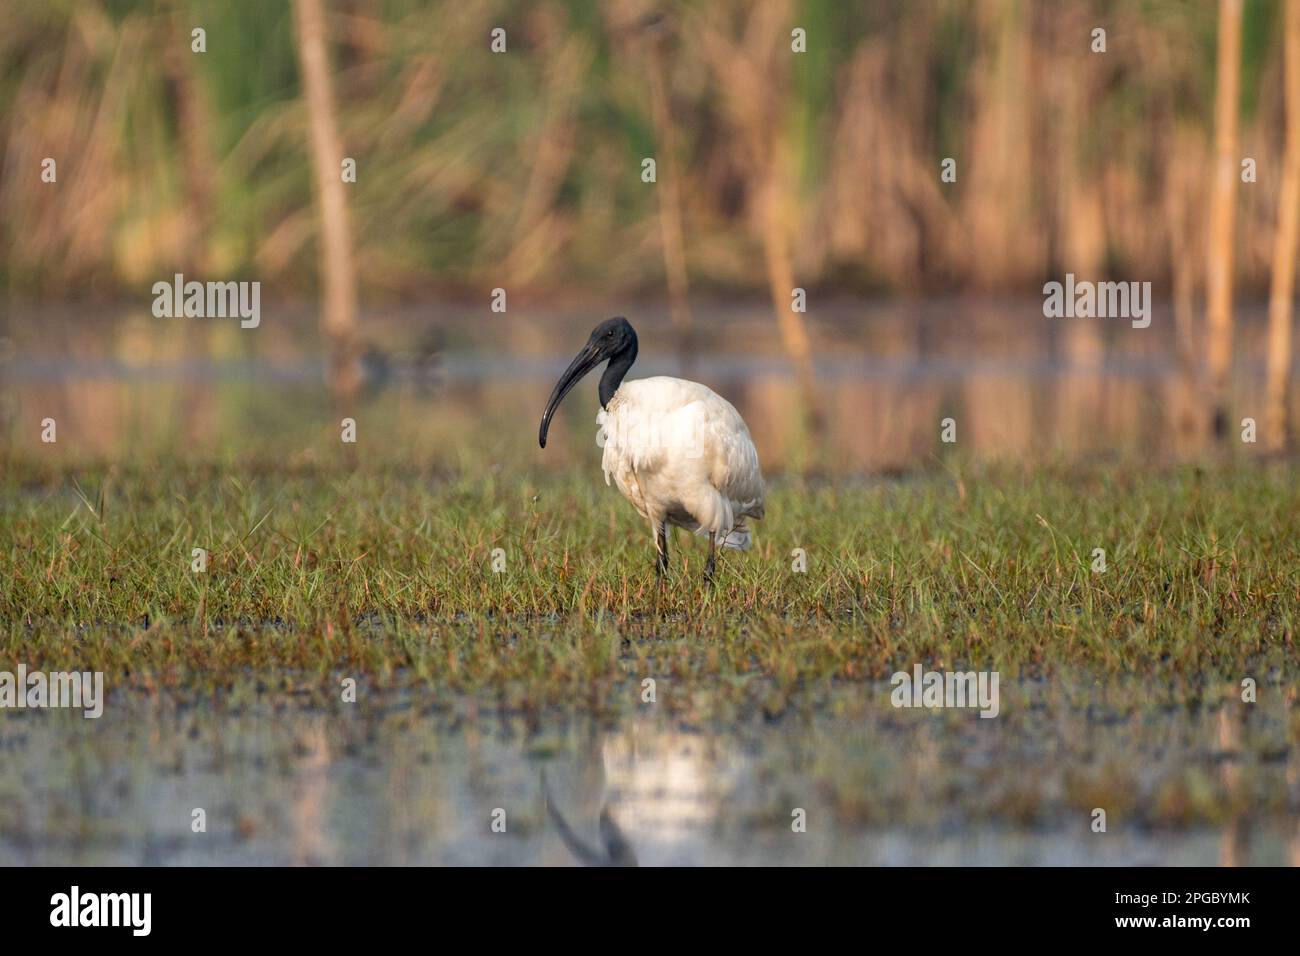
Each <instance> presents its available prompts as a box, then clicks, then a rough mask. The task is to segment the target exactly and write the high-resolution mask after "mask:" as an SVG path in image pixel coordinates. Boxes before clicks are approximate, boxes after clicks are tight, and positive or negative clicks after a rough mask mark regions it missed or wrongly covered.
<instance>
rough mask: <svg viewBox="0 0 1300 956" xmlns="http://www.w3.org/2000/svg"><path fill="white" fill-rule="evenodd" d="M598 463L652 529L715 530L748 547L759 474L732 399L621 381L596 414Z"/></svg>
mask: <svg viewBox="0 0 1300 956" xmlns="http://www.w3.org/2000/svg"><path fill="white" fill-rule="evenodd" d="M596 424H597V425H598V426H599V432H598V435H597V441H598V442H599V443H600V444H601V445H602V446H603V447H604V456H603V458H602V461H601V466H602V468H603V469H604V471H605V481H606V483H608V482H609V481H610V479H611V478H612V479H613V481H614V484H615V485H617V486H618V490H619V491H621V492H622V493H623V496H624V497H625V498H627V499H628V501H630V502H632V504H633V506H634V507H635V508H636V509H637V511H639V512H640V513H641V514H642V515H643V516H644V517H645V518H647V519H649V521H650V523H651V526H652V527H658V525H660V524H661V523H663V522H667V523H668V524H672V525H676V526H678V527H681V528H686V529H688V530H689V531H692V532H695V533H696V534H708V533H709V532H714V533H716V534H717V536H718V543H719V544H721V545H723V546H724V547H729V548H737V549H740V550H745V549H748V547H749V544H750V533H749V529H748V528H747V527H746V526H745V519H746V518H762V517H763V474H762V471H761V470H760V468H759V464H758V451H757V450H756V449H755V448H754V442H753V440H752V439H751V438H750V437H749V429H748V428H747V427H746V426H745V421H744V419H742V418H741V417H740V413H739V412H737V411H736V409H735V408H734V407H733V406H732V404H731V403H730V402H728V401H727V400H726V399H724V398H723V397H722V396H721V395H718V394H717V393H716V392H714V391H713V390H712V389H709V388H706V387H705V386H703V385H700V384H699V383H697V382H689V381H686V380H684V379H680V378H670V377H668V376H663V375H660V376H655V377H653V378H643V379H636V380H633V381H624V382H623V383H622V384H621V385H620V386H619V388H618V391H616V392H615V393H614V397H613V398H611V399H610V401H609V403H608V404H607V406H606V407H605V408H603V409H601V411H600V412H599V413H598V414H597V415H596Z"/></svg>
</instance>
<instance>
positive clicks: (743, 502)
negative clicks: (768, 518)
mask: <svg viewBox="0 0 1300 956" xmlns="http://www.w3.org/2000/svg"><path fill="white" fill-rule="evenodd" d="M718 401H719V402H721V405H722V406H723V407H722V408H714V409H710V415H709V428H708V434H709V435H710V437H711V441H710V444H711V446H712V448H711V449H710V453H711V463H712V468H711V472H710V474H709V481H710V483H711V484H712V485H713V487H714V488H717V489H718V492H719V493H720V494H722V495H723V496H724V497H726V498H727V499H728V500H729V501H733V502H735V503H736V505H737V506H738V509H737V510H738V511H739V512H741V513H745V514H751V515H753V516H754V517H760V518H761V517H762V515H763V470H762V468H761V467H760V465H759V463H758V449H757V448H755V447H754V440H753V439H752V438H750V437H749V429H748V428H747V427H746V426H745V421H744V419H742V418H741V417H740V413H739V412H737V411H736V410H735V409H734V408H733V407H732V406H731V405H730V403H728V402H726V401H725V400H724V399H721V398H719V399H718Z"/></svg>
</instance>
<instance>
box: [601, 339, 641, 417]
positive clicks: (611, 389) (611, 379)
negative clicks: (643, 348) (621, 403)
mask: <svg viewBox="0 0 1300 956" xmlns="http://www.w3.org/2000/svg"><path fill="white" fill-rule="evenodd" d="M635 361H636V340H635V339H634V340H633V341H632V344H631V345H630V346H628V347H627V348H625V349H623V350H622V351H621V352H619V353H618V354H616V355H612V356H610V359H609V364H608V365H606V366H605V372H604V374H603V375H601V376H600V407H601V408H606V407H608V406H609V401H610V399H612V398H613V397H614V393H615V392H617V391H618V387H619V386H620V385H622V384H623V376H624V375H626V374H627V370H628V369H630V368H631V367H632V363H633V362H635Z"/></svg>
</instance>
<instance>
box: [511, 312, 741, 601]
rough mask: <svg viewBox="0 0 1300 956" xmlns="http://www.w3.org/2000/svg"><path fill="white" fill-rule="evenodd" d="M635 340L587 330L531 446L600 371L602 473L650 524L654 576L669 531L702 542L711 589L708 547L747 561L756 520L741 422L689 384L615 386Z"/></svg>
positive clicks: (720, 401) (629, 334)
mask: <svg viewBox="0 0 1300 956" xmlns="http://www.w3.org/2000/svg"><path fill="white" fill-rule="evenodd" d="M636 348H637V342H636V331H635V330H634V329H633V328H632V324H631V323H630V322H628V320H627V319H625V318H622V317H621V316H620V317H618V318H613V319H608V320H607V321H605V322H602V323H600V325H598V326H596V328H595V330H594V331H593V332H592V333H591V338H589V339H588V340H587V344H586V345H585V346H583V349H582V351H581V352H579V353H578V354H577V357H575V358H574V360H573V361H572V362H571V363H570V364H569V367H568V368H567V369H565V370H564V374H563V375H561V376H560V380H559V381H558V382H556V383H555V388H554V390H553V391H552V392H551V397H550V400H549V401H548V402H547V403H546V412H545V413H544V414H543V415H542V424H541V428H540V429H539V431H538V434H537V441H538V444H540V445H541V446H542V447H543V448H545V447H546V432H547V430H548V429H549V428H550V425H551V416H552V415H554V414H555V409H556V408H558V407H559V404H560V402H561V401H562V400H563V399H564V396H565V395H567V394H569V390H570V389H572V388H573V386H574V385H576V384H577V383H578V381H579V380H580V379H581V378H582V377H583V376H584V375H586V374H587V373H588V372H590V371H591V370H592V369H593V368H595V367H596V366H597V365H599V364H600V363H601V362H604V361H608V362H609V364H608V365H607V366H605V372H604V374H602V375H601V377H600V408H601V410H600V411H599V412H597V414H596V424H597V425H599V426H600V429H599V432H598V433H597V437H596V442H597V444H600V445H603V447H604V457H603V458H602V460H601V467H602V469H604V472H605V483H606V484H609V479H610V477H611V476H612V477H613V479H614V483H615V484H616V485H618V490H619V491H621V492H622V493H623V497H625V498H626V499H627V500H628V501H630V502H632V505H633V507H635V508H636V510H637V511H638V512H640V513H641V516H642V517H644V518H646V519H647V520H648V521H649V522H650V531H651V534H652V535H653V537H654V542H655V550H656V552H657V553H658V562H657V564H656V570H657V572H658V573H659V574H663V573H664V572H665V571H667V570H668V526H669V525H674V526H676V527H679V528H686V529H687V530H688V531H691V532H693V533H695V534H699V535H704V534H707V535H708V536H709V559H708V561H707V562H706V563H705V565H704V576H705V578H706V579H707V580H712V578H713V572H714V568H715V566H716V562H717V546H718V545H719V544H721V545H722V547H724V548H733V549H735V550H738V551H747V550H748V549H749V546H750V542H751V537H750V532H749V528H748V527H746V525H745V519H746V518H762V517H763V473H762V471H761V470H760V469H759V465H758V451H757V450H756V449H755V448H754V442H753V440H752V439H751V438H750V437H749V429H748V428H746V427H745V420H744V419H743V418H741V417H740V413H739V412H737V411H736V409H735V408H734V407H733V406H732V404H731V403H730V402H728V401H727V400H726V399H724V398H723V397H722V396H721V395H718V394H717V393H716V392H714V391H713V390H712V389H709V388H706V387H705V386H703V385H700V384H699V383H698V382H688V381H686V380H684V379H680V378H669V377H668V376H664V375H657V376H655V377H653V378H643V379H636V380H634V381H628V382H625V381H623V376H625V375H626V374H627V371H628V369H630V368H631V367H632V363H633V362H634V361H636Z"/></svg>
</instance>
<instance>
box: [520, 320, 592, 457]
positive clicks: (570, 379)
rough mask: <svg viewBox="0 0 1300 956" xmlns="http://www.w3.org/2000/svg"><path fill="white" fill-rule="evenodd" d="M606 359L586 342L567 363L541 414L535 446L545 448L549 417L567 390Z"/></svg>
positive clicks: (566, 393) (567, 392) (549, 422)
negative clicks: (540, 423) (567, 365)
mask: <svg viewBox="0 0 1300 956" xmlns="http://www.w3.org/2000/svg"><path fill="white" fill-rule="evenodd" d="M606 358H607V356H605V355H602V354H601V352H600V350H599V349H597V348H596V347H595V346H594V345H592V344H591V343H590V342H588V343H587V344H586V345H585V346H583V349H582V351H581V352H579V353H578V354H577V356H576V357H575V358H574V360H573V361H572V362H570V363H569V367H568V368H566V369H565V370H564V374H563V375H561V376H560V380H559V381H558V382H556V383H555V388H554V389H552V390H551V397H550V399H549V400H548V401H547V402H546V411H545V412H544V413H543V414H542V425H541V427H540V428H539V429H538V430H537V444H539V445H540V446H541V447H543V448H545V447H546V432H547V431H548V430H549V429H550V427H551V416H552V415H554V414H555V410H556V409H557V408H559V407H560V402H562V401H564V396H565V395H568V394H569V390H570V389H572V388H573V386H575V385H577V384H578V382H579V380H580V379H581V378H582V377H583V376H584V375H586V374H587V373H588V372H590V371H591V370H592V369H593V368H595V367H596V366H597V365H599V364H600V363H601V362H603V361H605V359H606Z"/></svg>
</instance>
